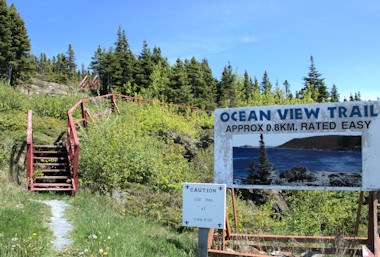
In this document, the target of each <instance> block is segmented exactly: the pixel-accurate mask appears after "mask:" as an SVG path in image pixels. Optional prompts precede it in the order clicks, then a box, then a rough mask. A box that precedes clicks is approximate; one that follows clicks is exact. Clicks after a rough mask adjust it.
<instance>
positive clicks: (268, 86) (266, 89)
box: [261, 71, 272, 94]
mask: <svg viewBox="0 0 380 257" xmlns="http://www.w3.org/2000/svg"><path fill="white" fill-rule="evenodd" d="M271 91H272V83H270V81H269V77H268V73H267V71H265V72H264V75H263V80H262V82H261V92H262V93H263V94H268V93H270V92H271Z"/></svg>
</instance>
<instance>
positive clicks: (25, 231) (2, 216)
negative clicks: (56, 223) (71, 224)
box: [0, 172, 54, 256]
mask: <svg viewBox="0 0 380 257" xmlns="http://www.w3.org/2000/svg"><path fill="white" fill-rule="evenodd" d="M49 218H50V211H49V207H48V206H46V205H45V204H42V203H39V202H36V201H33V200H32V199H31V194H30V193H29V192H27V191H26V189H24V188H21V187H19V186H15V185H14V184H13V183H12V182H10V181H9V179H8V178H7V177H6V175H5V173H4V172H0V220H1V222H0V256H54V255H51V252H52V247H51V243H50V240H51V239H52V236H53V235H52V232H51V231H50V229H49V225H48V220H49Z"/></svg>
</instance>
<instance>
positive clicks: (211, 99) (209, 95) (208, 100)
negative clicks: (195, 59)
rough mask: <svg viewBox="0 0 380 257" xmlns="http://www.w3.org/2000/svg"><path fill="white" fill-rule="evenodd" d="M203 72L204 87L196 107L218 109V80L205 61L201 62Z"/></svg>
mask: <svg viewBox="0 0 380 257" xmlns="http://www.w3.org/2000/svg"><path fill="white" fill-rule="evenodd" d="M201 71H202V78H203V83H204V84H203V87H202V88H201V89H202V90H201V92H200V97H199V98H198V100H197V101H196V106H198V107H200V108H203V109H208V110H214V109H215V108H216V88H217V85H218V80H217V79H215V78H214V77H213V76H212V71H211V68H210V66H209V65H208V61H207V60H206V59H203V60H202V62H201Z"/></svg>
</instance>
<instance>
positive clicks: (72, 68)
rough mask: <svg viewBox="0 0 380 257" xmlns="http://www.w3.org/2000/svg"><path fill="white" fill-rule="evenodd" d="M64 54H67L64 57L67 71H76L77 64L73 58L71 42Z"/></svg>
mask: <svg viewBox="0 0 380 257" xmlns="http://www.w3.org/2000/svg"><path fill="white" fill-rule="evenodd" d="M66 54H67V56H66V59H67V66H68V67H67V68H68V72H69V73H71V74H72V73H74V72H75V71H76V69H77V65H76V64H75V59H76V58H75V53H74V50H73V48H72V46H71V44H69V49H68V50H67V53H66Z"/></svg>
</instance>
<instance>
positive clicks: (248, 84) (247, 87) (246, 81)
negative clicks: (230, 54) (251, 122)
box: [244, 70, 253, 102]
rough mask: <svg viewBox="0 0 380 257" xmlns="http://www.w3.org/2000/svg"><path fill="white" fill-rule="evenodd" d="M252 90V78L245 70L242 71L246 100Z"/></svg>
mask: <svg viewBox="0 0 380 257" xmlns="http://www.w3.org/2000/svg"><path fill="white" fill-rule="evenodd" d="M252 92H253V83H252V79H251V78H250V77H249V76H248V72H247V70H245V72H244V98H245V100H246V101H247V102H248V101H249V99H250V98H251V95H252Z"/></svg>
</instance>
